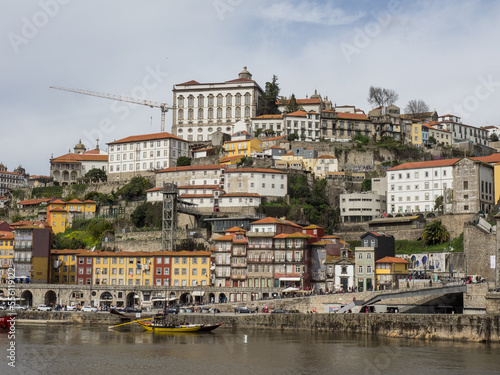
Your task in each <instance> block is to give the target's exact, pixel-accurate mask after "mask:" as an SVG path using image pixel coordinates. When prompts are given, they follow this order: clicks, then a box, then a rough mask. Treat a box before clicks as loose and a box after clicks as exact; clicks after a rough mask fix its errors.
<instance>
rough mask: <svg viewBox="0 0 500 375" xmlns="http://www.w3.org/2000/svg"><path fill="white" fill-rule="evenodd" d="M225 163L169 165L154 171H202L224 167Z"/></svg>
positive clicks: (225, 166)
mask: <svg viewBox="0 0 500 375" xmlns="http://www.w3.org/2000/svg"><path fill="white" fill-rule="evenodd" d="M225 168H227V165H223V164H215V165H190V166H187V167H171V168H165V169H162V170H160V171H157V172H156V173H164V172H188V171H203V170H216V169H225Z"/></svg>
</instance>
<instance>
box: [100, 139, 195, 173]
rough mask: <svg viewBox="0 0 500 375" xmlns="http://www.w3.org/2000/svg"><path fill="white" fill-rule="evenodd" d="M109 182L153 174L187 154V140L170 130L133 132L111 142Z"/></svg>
mask: <svg viewBox="0 0 500 375" xmlns="http://www.w3.org/2000/svg"><path fill="white" fill-rule="evenodd" d="M108 152H109V160H108V181H115V180H128V179H131V178H132V177H134V176H137V175H142V176H147V175H152V174H153V172H154V171H156V170H159V169H162V168H170V167H172V166H175V165H176V162H177V159H178V158H179V157H180V156H186V157H187V156H188V155H189V154H188V153H189V149H188V142H186V141H185V140H184V139H182V138H179V137H176V136H174V135H172V134H170V133H167V132H163V133H155V134H144V135H133V136H130V137H127V138H123V139H119V140H117V141H114V142H110V143H108Z"/></svg>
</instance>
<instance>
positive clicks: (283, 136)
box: [262, 135, 287, 142]
mask: <svg viewBox="0 0 500 375" xmlns="http://www.w3.org/2000/svg"><path fill="white" fill-rule="evenodd" d="M281 138H285V139H286V138H287V136H286V135H280V136H278V137H273V138H266V139H263V140H262V142H268V141H276V140H278V139H281Z"/></svg>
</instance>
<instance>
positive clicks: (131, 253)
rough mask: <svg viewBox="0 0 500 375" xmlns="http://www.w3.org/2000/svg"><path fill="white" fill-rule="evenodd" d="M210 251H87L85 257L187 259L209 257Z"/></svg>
mask: <svg viewBox="0 0 500 375" xmlns="http://www.w3.org/2000/svg"><path fill="white" fill-rule="evenodd" d="M210 255H211V253H210V251H187V250H181V251H89V252H88V253H85V256H90V257H107V256H108V257H144V258H150V257H154V256H169V257H188V256H210Z"/></svg>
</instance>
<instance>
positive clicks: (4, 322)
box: [0, 314, 16, 332]
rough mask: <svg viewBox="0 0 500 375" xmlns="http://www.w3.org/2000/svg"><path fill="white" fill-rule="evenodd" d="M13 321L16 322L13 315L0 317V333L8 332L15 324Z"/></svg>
mask: <svg viewBox="0 0 500 375" xmlns="http://www.w3.org/2000/svg"><path fill="white" fill-rule="evenodd" d="M15 321H16V315H15V314H9V315H7V316H0V332H8V331H10V328H11V327H12V326H13V325H14V324H15Z"/></svg>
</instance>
